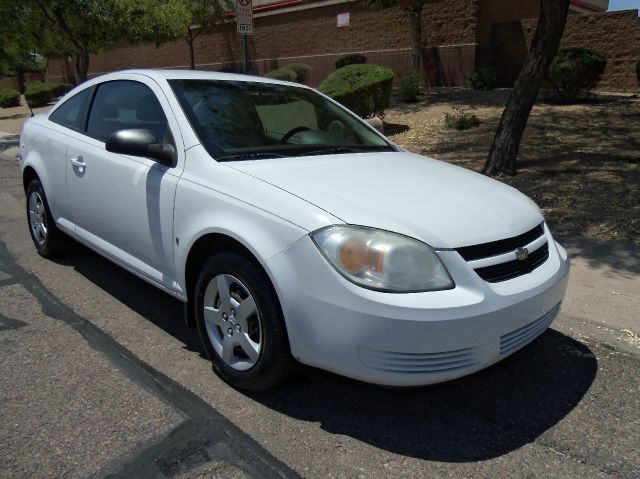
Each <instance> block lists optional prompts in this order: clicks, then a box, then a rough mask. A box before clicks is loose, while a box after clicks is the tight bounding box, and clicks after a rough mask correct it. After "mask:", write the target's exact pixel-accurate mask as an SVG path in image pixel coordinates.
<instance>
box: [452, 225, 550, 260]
mask: <svg viewBox="0 0 640 479" xmlns="http://www.w3.org/2000/svg"><path fill="white" fill-rule="evenodd" d="M543 234H544V228H543V227H542V223H540V224H539V225H538V226H536V227H535V228H533V229H531V230H529V231H527V232H526V233H522V234H521V235H518V236H514V237H513V238H507V239H503V240H498V241H492V242H490V243H483V244H478V245H474V246H464V247H462V248H457V249H456V251H457V252H458V253H460V256H462V257H463V258H464V259H465V260H466V261H473V260H474V259H480V258H487V257H489V256H497V255H499V254H504V253H509V252H510V251H513V250H515V249H516V248H520V247H522V246H526V245H528V244H529V243H531V242H532V241H533V240H536V239H538V238H540V236H542V235H543Z"/></svg>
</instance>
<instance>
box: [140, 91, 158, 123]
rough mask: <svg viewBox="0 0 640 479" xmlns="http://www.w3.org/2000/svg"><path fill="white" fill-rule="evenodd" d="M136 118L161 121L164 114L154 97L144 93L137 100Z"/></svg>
mask: <svg viewBox="0 0 640 479" xmlns="http://www.w3.org/2000/svg"><path fill="white" fill-rule="evenodd" d="M136 118H137V119H138V120H142V121H162V120H164V119H165V116H164V112H163V111H162V107H161V106H160V104H159V103H158V100H157V99H156V97H154V96H153V95H146V96H144V97H143V98H142V99H141V100H140V101H139V102H138V108H137V110H136Z"/></svg>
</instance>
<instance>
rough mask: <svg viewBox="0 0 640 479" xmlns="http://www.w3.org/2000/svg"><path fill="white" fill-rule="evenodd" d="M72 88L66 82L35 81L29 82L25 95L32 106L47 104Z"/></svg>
mask: <svg viewBox="0 0 640 479" xmlns="http://www.w3.org/2000/svg"><path fill="white" fill-rule="evenodd" d="M69 89H70V85H67V84H66V83H43V82H41V81H33V82H30V83H27V85H26V87H25V89H24V97H25V99H26V100H27V103H28V104H29V106H30V107H31V108H37V107H40V106H45V105H47V104H48V103H49V102H50V101H51V100H53V99H54V98H57V97H59V96H61V95H64V94H65V92H66V91H68V90H69Z"/></svg>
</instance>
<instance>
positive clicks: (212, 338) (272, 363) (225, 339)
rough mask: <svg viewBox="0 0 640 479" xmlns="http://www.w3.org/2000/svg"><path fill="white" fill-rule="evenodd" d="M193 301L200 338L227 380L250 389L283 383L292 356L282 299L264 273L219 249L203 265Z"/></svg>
mask: <svg viewBox="0 0 640 479" xmlns="http://www.w3.org/2000/svg"><path fill="white" fill-rule="evenodd" d="M194 299H195V301H194V308H195V319H196V325H197V328H198V334H199V335H200V340H201V341H202V345H203V347H204V349H205V351H206V352H207V355H208V356H209V358H210V359H211V362H212V364H213V370H214V372H215V373H216V374H217V375H218V376H219V377H220V378H221V379H222V380H223V381H225V382H226V383H228V384H230V385H231V386H233V387H235V388H238V389H244V390H247V391H264V390H266V389H270V388H273V387H275V386H276V385H278V384H279V383H281V382H282V381H284V379H285V378H286V377H287V375H288V373H289V371H290V369H291V364H292V362H293V360H292V358H291V352H290V349H289V341H288V336H287V331H286V327H285V323H284V318H283V315H282V310H281V308H280V303H279V301H278V298H277V296H276V293H275V291H274V289H273V287H272V286H271V283H270V281H269V279H268V277H266V275H265V273H264V272H263V271H261V270H260V269H258V268H257V267H256V266H255V265H254V264H253V263H252V262H251V261H250V260H248V259H247V258H245V257H244V256H242V255H240V254H237V253H232V252H223V253H217V254H215V255H213V256H211V257H210V258H209V259H208V260H207V261H206V262H205V263H204V265H203V266H202V269H201V270H200V274H199V275H198V280H197V282H196V286H195V291H194Z"/></svg>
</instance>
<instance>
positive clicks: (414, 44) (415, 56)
mask: <svg viewBox="0 0 640 479" xmlns="http://www.w3.org/2000/svg"><path fill="white" fill-rule="evenodd" d="M432 1H433V0H410V1H409V2H408V3H405V2H402V3H401V0H365V3H368V4H369V5H380V6H382V7H384V8H388V7H393V6H396V5H402V9H403V10H404V11H405V12H407V14H408V15H409V23H410V25H411V63H412V67H413V71H414V72H415V75H416V77H417V78H418V82H419V81H420V78H421V77H422V75H421V73H422V11H423V10H424V6H425V5H426V4H427V3H430V2H432ZM418 84H419V83H418Z"/></svg>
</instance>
